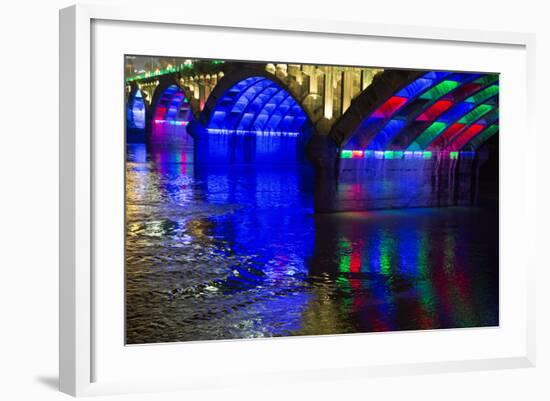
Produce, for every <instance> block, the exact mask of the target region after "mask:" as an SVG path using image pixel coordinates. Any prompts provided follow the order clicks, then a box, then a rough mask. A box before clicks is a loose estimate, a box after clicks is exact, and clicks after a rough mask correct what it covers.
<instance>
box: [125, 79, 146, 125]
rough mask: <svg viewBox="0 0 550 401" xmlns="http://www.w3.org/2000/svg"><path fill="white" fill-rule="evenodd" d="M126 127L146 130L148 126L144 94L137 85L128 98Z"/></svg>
mask: <svg viewBox="0 0 550 401" xmlns="http://www.w3.org/2000/svg"><path fill="white" fill-rule="evenodd" d="M126 124H127V125H126V126H127V127H128V128H129V129H133V130H144V129H145V126H146V104H145V98H144V97H143V92H142V91H141V90H140V89H139V87H138V86H137V85H136V86H134V87H133V88H132V91H131V92H130V95H129V96H128V102H127V109H126Z"/></svg>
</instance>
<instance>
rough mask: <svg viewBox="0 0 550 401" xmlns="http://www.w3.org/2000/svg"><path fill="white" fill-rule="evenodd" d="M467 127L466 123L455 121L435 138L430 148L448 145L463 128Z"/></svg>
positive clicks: (435, 148) (434, 148)
mask: <svg viewBox="0 0 550 401" xmlns="http://www.w3.org/2000/svg"><path fill="white" fill-rule="evenodd" d="M465 127H466V124H461V123H454V124H453V125H451V126H450V127H449V128H447V129H446V130H445V131H444V132H443V133H442V134H441V135H439V136H438V137H437V138H435V139H434V140H433V141H432V142H431V143H430V144H429V145H428V149H430V150H437V149H441V148H444V147H446V146H447V144H448V143H450V142H451V141H452V140H453V139H454V138H455V137H456V136H457V135H458V134H460V133H461V132H462V130H463V129H464V128H465Z"/></svg>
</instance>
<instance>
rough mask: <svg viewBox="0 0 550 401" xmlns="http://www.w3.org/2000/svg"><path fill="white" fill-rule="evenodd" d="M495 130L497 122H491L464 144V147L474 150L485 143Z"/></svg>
mask: <svg viewBox="0 0 550 401" xmlns="http://www.w3.org/2000/svg"><path fill="white" fill-rule="evenodd" d="M497 132H498V124H493V125H491V126H489V127H487V128H486V129H485V130H484V131H483V132H482V133H480V134H479V135H477V136H475V137H473V138H472V139H471V141H470V142H469V143H468V144H466V145H465V147H468V148H470V149H473V150H475V149H477V148H479V147H480V146H481V145H482V144H483V143H485V142H486V141H487V140H488V139H489V138H491V137H492V136H493V135H494V134H496V133H497Z"/></svg>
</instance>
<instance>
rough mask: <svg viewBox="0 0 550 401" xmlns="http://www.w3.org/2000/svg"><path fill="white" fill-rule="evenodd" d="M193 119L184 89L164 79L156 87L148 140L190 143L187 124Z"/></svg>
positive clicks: (167, 142) (163, 142)
mask: <svg viewBox="0 0 550 401" xmlns="http://www.w3.org/2000/svg"><path fill="white" fill-rule="evenodd" d="M193 120H194V115H193V112H192V111H191V107H190V105H189V100H188V97H187V96H186V94H185V91H184V90H183V89H182V88H181V87H180V86H179V85H178V84H176V83H174V82H171V81H165V82H163V83H161V84H159V86H158V87H157V88H156V90H155V95H154V97H153V102H152V110H151V122H150V124H151V129H150V137H149V141H150V142H151V143H160V144H182V145H185V144H192V137H191V136H190V135H189V134H188V133H187V125H188V124H189V123H190V122H191V121H193Z"/></svg>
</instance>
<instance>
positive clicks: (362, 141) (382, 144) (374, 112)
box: [330, 70, 498, 151]
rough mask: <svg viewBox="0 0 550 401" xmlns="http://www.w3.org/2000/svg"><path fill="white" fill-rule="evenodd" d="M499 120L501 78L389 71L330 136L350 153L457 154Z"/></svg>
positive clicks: (348, 112) (475, 74)
mask: <svg viewBox="0 0 550 401" xmlns="http://www.w3.org/2000/svg"><path fill="white" fill-rule="evenodd" d="M495 118H498V75H497V74H480V73H453V72H444V71H429V72H416V73H412V72H411V73H407V72H406V71H395V70H393V71H392V70H386V71H385V72H384V73H382V74H381V75H380V76H379V79H377V80H375V81H374V82H373V84H372V85H371V86H370V87H369V88H367V89H366V90H365V91H363V93H361V95H359V97H358V98H357V99H356V100H355V101H354V103H353V104H352V107H350V109H349V110H348V111H347V112H346V113H345V114H344V115H343V116H342V118H341V119H340V121H338V122H337V123H336V124H335V126H334V127H333V129H332V131H331V133H330V135H331V136H332V137H333V138H335V139H336V140H339V141H340V142H339V143H340V146H341V148H342V149H349V150H352V151H353V150H358V151H365V150H370V151H386V150H388V151H407V150H408V151H419V150H421V151H424V150H429V151H457V150H460V149H461V148H462V147H464V146H465V145H466V144H467V143H468V142H469V141H470V140H471V139H472V138H473V137H475V136H477V135H480V134H482V133H483V131H485V130H486V129H488V128H489V126H490V125H491V124H492V123H493V122H494V120H495Z"/></svg>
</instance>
